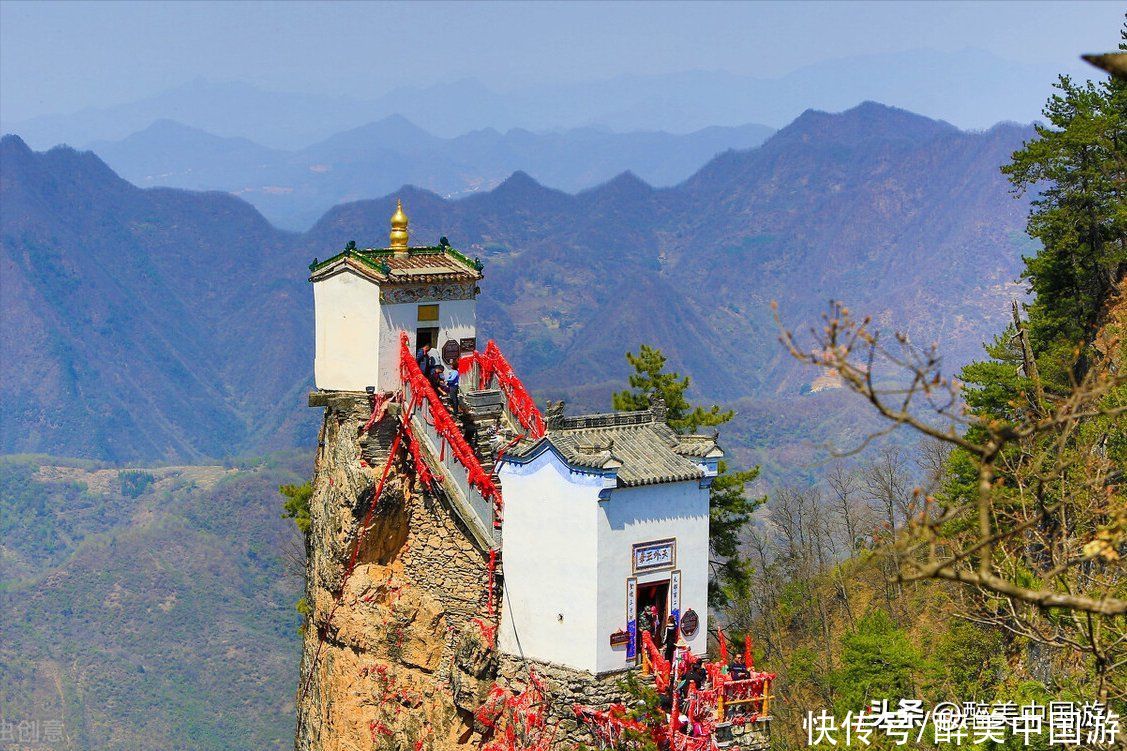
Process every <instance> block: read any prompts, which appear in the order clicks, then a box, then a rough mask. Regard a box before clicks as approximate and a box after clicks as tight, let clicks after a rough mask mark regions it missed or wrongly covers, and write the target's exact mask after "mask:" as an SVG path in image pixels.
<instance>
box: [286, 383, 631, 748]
mask: <svg viewBox="0 0 1127 751" xmlns="http://www.w3.org/2000/svg"><path fill="white" fill-rule="evenodd" d="M317 402H318V406H324V408H325V415H324V423H323V425H322V429H321V436H320V440H319V446H318V452H317V462H316V466H315V470H314V477H313V482H312V487H313V495H312V498H311V500H310V520H311V526H310V530H309V535H308V538H307V543H306V544H307V553H308V563H307V567H306V574H307V583H306V601H307V602H308V605H309V613H308V617H307V619H306V623H305V627H304V631H303V634H304V642H303V650H302V660H301V677H300V684H299V688H298V696H297V712H298V726H297V737H296V741H295V750H296V751H360V750H361V749H363V751H370V750H371V749H373V748H375V749H382V750H386V751H393V750H399V749H402V751H448V750H450V751H453V750H455V749H463V748H480V747H482V746H483V745H486V744H487V743H488V742H489V741H490V740H491V738H492V737H493V736H492V734H493V733H496V732H499V730H498V728H497V727H487V726H486V725H487V724H488V723H486V724H483V723H482V721H481V720H479V719H477V718H475V712H476V710H478V709H479V708H481V707H482V706H483V705H484V704H485V703H486V699H487V697H488V695H489V692H490V689H491V688H493V687H494V685H495V684H496V685H499V686H501V687H502V688H504V689H508V690H509V691H511V692H512V694H519V693H520V692H522V691H523V690H524V689H525V688H527V687H528V685H529V675H530V672H532V671H535V673H536V675H537V677H538V678H539V679H540V683H541V684H542V685H543V686H544V688H545V690H546V696H545V703H546V706H544V707H543V712H544V716H545V717H546V718H547V721H548V725H549V732H550V737H552V738H553V739H554V747H556V748H561V749H565V748H566V749H571V748H573V747H574V744H575V743H576V742H581V741H586V742H588V743H590V742H591V741H592V738H591V737H590V735H588V733H587V731H586V729H585V728H584V727H582V726H581V725H579V724H578V723H577V722H576V720H575V715H574V712H573V711H572V706H573V705H574V704H588V705H599V706H605V705H606V704H608V703H610V702H612V701H622V700H623V699H624V698H625V697H624V695H623V693H622V691H621V689H620V688H619V681H620V678H621V676H620V675H612V676H605V677H599V678H596V677H595V676H592V675H590V674H589V673H585V672H582V671H576V670H571V669H568V668H563V667H560V666H556V665H550V664H546V663H537V662H531V661H525V660H520V659H517V658H515V657H511V656H505V655H500V654H499V653H498V652H497V650H496V648H495V635H496V629H497V625H498V618H499V610H498V608H497V607H495V606H491V605H492V604H491V603H490V602H489V587H490V585H491V582H490V578H491V572H490V566H489V555H488V552H487V551H484V550H482V549H481V548H480V547H478V546H477V545H476V544H475V543H474V542H473V539H474V538H473V537H472V536H471V535H470V534H469V533H468V532H467V531H466V530H465V529H464V528H463V527H462V526H461V523H460V522H459V521H458V517H457V514H456V513H455V512H454V511H453V509H452V508H451V506H450V505H449V503H448V502H447V500H446V499H445V498H444V497H443V496H442V495H441V490H434V491H430V490H425V489H424V488H422V487H420V486H419V484H418V482H417V481H416V477H415V472H414V463H413V460H412V458H411V457H410V455H409V454H408V453H407V451H406V449H405V448H404V447H402V446H400V448H399V449H398V450H397V451H396V455H395V456H394V457H392V459H391V465H390V469H389V472H388V478H387V481H386V483H385V485H384V488H383V491H382V492H381V493H380V495H379V498H375V494H376V490H377V487H378V485H379V480H380V476H381V473H382V471H383V469H384V466H385V465H386V464H387V462H388V457H389V452H390V451H391V448H392V446H393V445H394V443H395V436H396V431H397V430H398V425H399V415H398V413H397V410H396V409H395V405H393V406H392V409H391V410H390V411H389V413H388V414H387V415H385V416H384V417H383V419H381V420H380V421H378V422H376V423H374V424H373V425H372V426H371V428H370V429H369V430H367V431H364V430H363V428H364V426H365V425H366V424H367V423H368V421H369V418H370V417H371V415H372V406H371V403H370V400H369V397H368V396H367V395H366V394H323V393H322V394H318V395H317ZM372 503H375V504H376V506H375V508H374V509H373V508H372ZM369 512H370V513H369ZM365 519H368V523H367V525H366V526H365V527H364V528H363V529H361V526H362V525H363V524H364V521H365ZM358 537H359V539H360V541H361V542H360V544H359V546H357V545H356V540H357V538H358ZM354 549H355V555H356V559H355V566H354V567H352V568H351V573H349V570H350V563H351V561H352V556H353V552H354ZM494 575H495V578H496V581H495V582H493V586H494V587H495V588H496V591H497V593H498V594H499V592H500V588H501V587H500V572H499V571H495V572H494ZM499 599H500V598H499V597H498V598H497V600H498V601H499ZM504 721H505V720H504V719H503V718H502V720H501V722H504Z"/></svg>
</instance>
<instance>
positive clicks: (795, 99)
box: [0, 49, 1091, 150]
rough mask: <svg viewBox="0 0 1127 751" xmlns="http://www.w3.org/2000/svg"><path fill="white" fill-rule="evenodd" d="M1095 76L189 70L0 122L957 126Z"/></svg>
mask: <svg viewBox="0 0 1127 751" xmlns="http://www.w3.org/2000/svg"><path fill="white" fill-rule="evenodd" d="M1060 72H1065V73H1069V74H1072V75H1073V76H1074V77H1075V78H1077V79H1078V80H1083V79H1084V78H1086V77H1088V76H1089V75H1091V73H1090V71H1089V70H1088V69H1086V68H1085V67H1084V65H1083V63H1082V62H1080V61H1079V60H1077V59H1074V58H1070V59H1067V60H1056V61H1053V62H1050V63H1048V64H1044V65H1036V64H1029V63H1020V62H1014V61H1011V60H1005V59H1002V58H999V57H997V56H996V55H993V54H991V53H989V52H986V51H983V50H978V49H962V50H953V51H939V50H933V49H913V50H905V51H903V52H895V53H884V54H873V55H862V56H854V57H846V58H842V59H837V60H826V61H820V62H817V63H813V64H811V65H807V66H804V67H801V68H799V69H797V70H794V71H792V72H790V73H787V74H785V75H781V76H778V77H768V76H748V75H740V74H735V73H730V72H725V71H716V70H687V71H682V72H676V73H654V74H650V75H624V76H616V77H610V78H605V79H600V80H589V81H578V82H568V83H549V82H544V83H540V84H538V85H536V86H526V87H523V88H516V89H512V90H505V91H499V90H496V89H495V88H492V87H490V86H488V85H486V84H484V83H482V82H481V81H479V80H476V79H473V78H466V79H462V80H457V81H447V82H443V83H438V84H434V85H429V86H399V87H396V88H394V89H391V90H388V91H383V92H378V93H373V94H370V95H367V96H365V95H355V94H350V95H348V96H340V95H334V94H331V93H324V92H319V93H298V92H278V91H267V90H264V89H262V88H259V87H257V86H254V85H251V84H248V83H244V82H235V81H226V82H224V81H208V80H202V79H201V80H194V81H189V82H187V83H183V84H179V85H177V86H175V87H173V88H170V89H168V90H166V91H163V92H160V93H157V94H155V95H152V96H148V97H144V98H141V99H138V100H136V101H132V102H127V103H124V104H114V105H106V106H103V107H95V108H87V109H84V110H81V111H78V112H66V113H59V114H51V115H41V116H38V117H32V118H26V119H25V118H22V117H21V118H19V119H17V120H12V119H10V118H11V114H9V115H7V116H6V117H5V118H4V119H3V121H0V130H2V131H3V132H6V133H16V134H18V135H20V136H21V137H22V138H23V139H24V140H25V141H27V142H28V143H29V144H30V145H31V146H32V147H33V148H37V149H44V148H48V147H50V146H54V145H55V144H59V143H67V144H70V145H72V146H81V145H84V144H88V143H90V142H91V141H94V140H99V141H100V140H108V141H117V140H120V139H122V138H125V137H126V136H128V135H129V134H131V133H135V132H137V131H140V130H143V129H144V128H147V127H148V126H149V125H150V124H152V123H153V122H155V121H157V120H161V119H171V120H176V121H178V122H181V123H184V124H186V125H189V126H192V127H195V128H199V129H202V130H205V131H208V132H209V133H215V134H217V135H221V136H232V137H236V136H237V137H243V138H248V139H251V140H254V141H257V142H259V143H262V144H264V145H266V146H269V147H271V148H277V149H286V150H295V149H300V148H303V147H305V146H307V145H308V144H311V143H315V142H317V141H321V140H323V139H325V138H328V137H330V136H331V135H332V134H334V133H339V132H341V131H342V130H348V129H351V128H356V127H359V126H361V125H363V124H364V123H368V122H374V121H378V120H381V119H383V118H385V117H388V116H390V115H396V114H398V115H403V116H405V117H407V118H408V119H410V120H411V121H412V122H414V123H416V124H418V125H419V126H420V127H422V128H424V129H426V130H427V131H429V132H431V133H435V134H437V135H439V136H442V137H446V138H453V137H456V136H458V135H461V134H464V133H467V132H470V131H474V130H480V129H483V128H495V129H497V130H499V131H502V132H504V131H507V130H509V129H512V128H524V129H528V130H532V131H553V130H557V129H571V128H582V127H590V126H596V127H603V128H610V129H612V130H615V131H619V132H625V131H655V130H659V131H668V132H672V133H688V132H692V131H697V130H701V129H703V128H707V127H710V126H714V125H724V126H737V125H740V124H743V123H765V124H767V125H770V126H772V127H781V126H783V125H785V124H786V123H788V122H790V121H791V120H793V119H794V118H795V117H797V116H798V115H799V114H801V113H802V112H803V111H804V110H806V109H808V108H811V107H814V108H818V109H823V110H828V111H839V110H843V109H846V108H848V107H852V106H854V105H856V104H857V103H858V102H860V101H863V100H876V101H880V102H885V103H887V104H890V105H895V106H897V107H901V108H905V109H908V110H911V111H913V112H918V113H921V114H923V115H927V116H929V117H933V118H940V119H943V120H946V121H948V122H952V123H955V124H957V125H959V126H960V127H963V128H988V127H990V126H991V125H993V124H994V123H997V122H999V121H1004V120H1016V121H1021V122H1028V121H1030V120H1033V119H1035V118H1037V117H1039V115H1040V110H1039V107H1040V103H1041V102H1044V101H1045V100H1046V98H1047V97H1048V95H1049V93H1051V89H1050V86H1049V84H1050V83H1051V82H1052V81H1055V80H1056V77H1057V74H1058V73H1060Z"/></svg>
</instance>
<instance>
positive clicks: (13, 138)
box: [0, 133, 32, 156]
mask: <svg viewBox="0 0 1127 751" xmlns="http://www.w3.org/2000/svg"><path fill="white" fill-rule="evenodd" d="M0 153H3V154H5V155H12V156H15V155H23V154H31V153H32V151H31V147H29V146H28V145H27V144H26V143H24V140H23V139H22V138H20V137H19V136H17V135H16V134H15V133H7V134H5V135H4V137H3V138H0Z"/></svg>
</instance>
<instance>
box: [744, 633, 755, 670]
mask: <svg viewBox="0 0 1127 751" xmlns="http://www.w3.org/2000/svg"><path fill="white" fill-rule="evenodd" d="M744 665H747V669H748V670H754V669H755V657H753V656H752V654H751V634H748V635H747V636H745V637H744Z"/></svg>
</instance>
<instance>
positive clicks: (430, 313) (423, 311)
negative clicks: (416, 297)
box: [419, 305, 438, 321]
mask: <svg viewBox="0 0 1127 751" xmlns="http://www.w3.org/2000/svg"><path fill="white" fill-rule="evenodd" d="M437 320H438V305H420V306H419V321H437Z"/></svg>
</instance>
